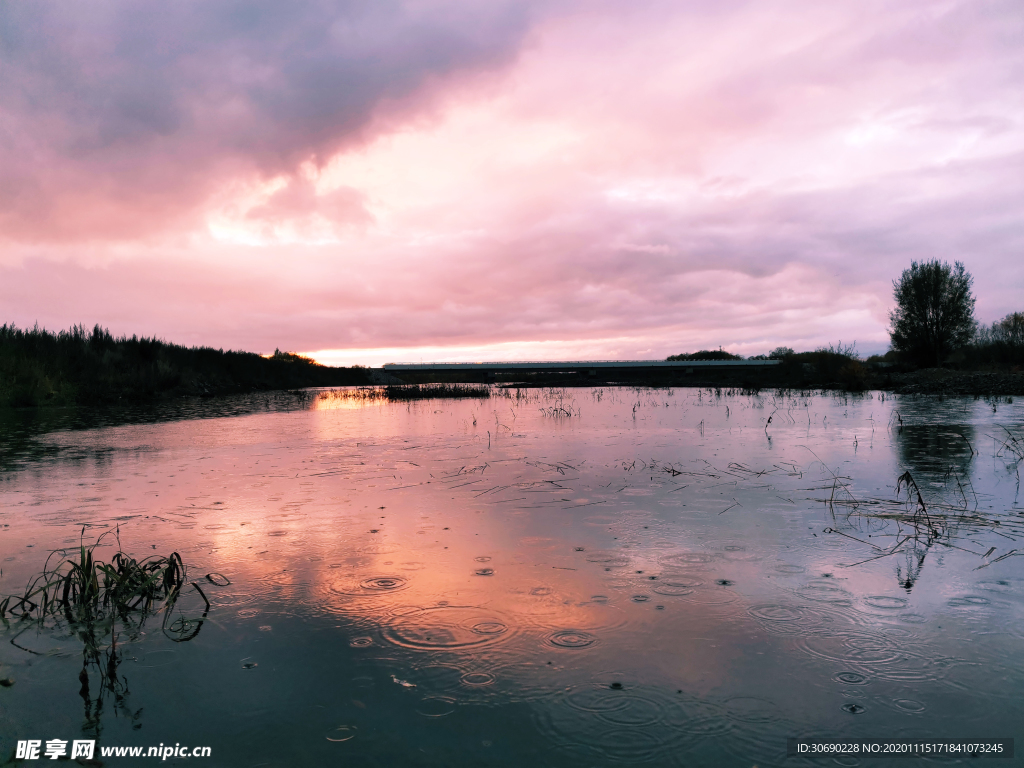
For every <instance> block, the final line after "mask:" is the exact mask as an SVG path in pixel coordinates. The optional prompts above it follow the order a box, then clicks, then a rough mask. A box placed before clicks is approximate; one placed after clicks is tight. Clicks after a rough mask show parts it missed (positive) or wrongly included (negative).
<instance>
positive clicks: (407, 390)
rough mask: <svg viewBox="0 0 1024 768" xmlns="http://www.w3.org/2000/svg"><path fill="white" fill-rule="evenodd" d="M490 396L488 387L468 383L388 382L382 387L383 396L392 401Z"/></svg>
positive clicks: (483, 397)
mask: <svg viewBox="0 0 1024 768" xmlns="http://www.w3.org/2000/svg"><path fill="white" fill-rule="evenodd" d="M490 396H491V390H490V387H475V386H472V385H469V384H389V385H388V386H386V387H385V388H384V398H385V399H386V400H390V401H392V402H395V401H406V400H442V399H451V398H463V397H476V398H480V399H486V398H489V397H490Z"/></svg>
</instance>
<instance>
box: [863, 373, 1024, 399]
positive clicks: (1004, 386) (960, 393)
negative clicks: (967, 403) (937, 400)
mask: <svg viewBox="0 0 1024 768" xmlns="http://www.w3.org/2000/svg"><path fill="white" fill-rule="evenodd" d="M889 378H890V379H891V385H890V386H889V387H881V388H882V389H887V390H888V391H891V392H894V393H896V394H900V395H939V396H942V397H1004V396H1006V397H1015V396H1016V397H1024V373H1013V372H990V371H985V372H983V371H951V370H946V369H943V368H928V369H925V370H921V371H913V372H910V373H896V374H891V376H890V377H889Z"/></svg>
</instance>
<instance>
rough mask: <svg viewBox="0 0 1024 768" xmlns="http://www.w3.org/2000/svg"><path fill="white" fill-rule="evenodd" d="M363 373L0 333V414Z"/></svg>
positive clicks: (358, 380) (103, 336)
mask: <svg viewBox="0 0 1024 768" xmlns="http://www.w3.org/2000/svg"><path fill="white" fill-rule="evenodd" d="M370 383H372V379H371V377H370V375H369V373H368V371H367V369H365V368H332V367H330V366H325V365H320V364H319V363H317V362H315V361H313V360H310V359H309V358H306V357H302V356H300V355H295V354H292V353H288V352H280V351H275V353H274V354H273V355H270V356H267V357H264V356H262V355H257V354H255V353H253V352H238V351H231V350H228V351H224V350H222V349H212V348H209V347H184V346H180V345H178V344H170V343H167V342H165V341H161V340H159V339H147V338H138V337H135V336H132V337H131V338H128V337H121V338H115V337H113V336H111V334H110V333H109V331H106V330H104V329H102V328H100V327H99V326H97V327H95V328H93V329H92V330H91V331H88V330H86V329H85V328H83V327H81V326H77V327H75V328H72V329H71V330H70V331H61V332H60V333H51V332H49V331H45V330H40V329H38V328H35V329H31V330H21V329H18V328H15V327H13V326H6V325H5V326H2V327H0V408H3V407H7V408H12V407H13V408H18V407H34V406H67V405H103V404H112V403H124V402H148V401H154V400H161V399H168V398H178V397H188V396H198V397H213V396H217V395H228V394H238V393H244V392H256V391H265V390H280V389H299V388H304V387H337V386H353V385H361V384H370Z"/></svg>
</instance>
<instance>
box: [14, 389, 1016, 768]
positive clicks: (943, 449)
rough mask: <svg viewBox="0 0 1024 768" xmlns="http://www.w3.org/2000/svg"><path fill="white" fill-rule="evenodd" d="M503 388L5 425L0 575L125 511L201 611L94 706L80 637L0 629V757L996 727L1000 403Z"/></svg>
mask: <svg viewBox="0 0 1024 768" xmlns="http://www.w3.org/2000/svg"><path fill="white" fill-rule="evenodd" d="M496 392H498V394H497V395H496V396H495V397H492V398H491V399H489V400H483V401H477V400H474V401H465V400H460V401H427V402H415V403H403V404H387V403H382V402H380V401H379V400H366V399H360V398H352V397H349V396H345V395H344V394H339V393H330V392H328V393H325V394H323V395H321V396H319V397H312V398H306V399H304V400H302V401H298V400H294V399H292V400H288V398H287V397H284V396H282V397H281V398H279V399H270V400H268V399H267V398H266V397H264V398H263V399H262V400H260V399H258V398H257V399H255V400H253V401H251V402H247V401H246V399H245V398H236V399H233V400H231V401H230V402H226V401H208V402H206V403H195V404H193V405H192V406H190V407H189V408H187V409H184V410H183V409H182V408H181V406H177V407H176V410H174V411H172V412H169V413H168V412H160V411H159V409H158V410H157V411H152V410H150V411H147V412H144V413H142V414H141V415H140V414H139V413H135V414H129V415H128V416H126V417H124V418H121V419H119V418H118V414H117V412H116V411H105V412H103V415H102V417H98V416H96V415H95V414H93V415H92V416H89V415H88V414H86V415H83V414H82V413H80V412H79V413H78V414H77V415H75V416H74V417H73V418H71V417H70V416H69V417H68V424H69V425H70V426H71V427H74V428H58V429H54V427H55V426H57V427H60V426H61V424H60V423H58V424H52V423H43V424H32V423H29V424H25V423H22V424H20V426H18V427H17V429H15V428H14V427H11V426H10V425H8V430H7V436H6V438H5V442H4V447H5V453H4V460H3V471H2V474H0V494H2V510H0V525H2V528H0V536H2V542H3V543H2V566H3V571H2V577H0V592H2V593H4V594H11V593H14V592H17V591H18V590H19V588H23V587H24V585H25V583H26V582H27V581H28V580H29V579H30V578H31V577H32V576H33V575H35V574H37V573H38V572H39V571H40V570H41V568H42V565H43V561H45V559H46V556H47V554H48V553H49V551H50V550H54V549H58V548H63V547H67V548H74V547H76V546H77V545H78V544H79V542H80V541H81V539H82V531H83V528H84V529H85V534H84V537H85V540H86V541H91V540H94V539H95V538H96V537H97V536H99V535H100V534H101V533H102V532H104V531H109V530H117V531H119V537H120V543H121V547H122V548H123V549H124V550H126V551H130V552H132V553H133V554H135V555H137V556H145V555H147V554H161V555H164V554H168V553H169V552H171V551H177V552H180V553H181V555H182V557H183V558H184V560H185V563H186V565H187V566H188V568H189V574H190V578H191V579H194V580H198V582H197V583H201V584H202V587H203V590H204V592H205V593H206V595H207V596H208V597H209V599H210V602H211V609H210V611H209V613H208V616H207V618H206V619H205V621H203V622H202V624H201V625H200V626H199V627H198V628H199V631H198V632H197V634H195V636H194V637H193V638H191V639H189V640H188V641H187V642H176V640H178V639H181V635H180V634H179V636H177V637H175V636H174V635H173V633H170V634H168V633H165V632H162V631H161V622H160V618H159V617H157V618H156V619H155V620H151V621H149V622H148V623H147V625H146V626H145V627H144V628H143V631H142V632H141V633H139V634H138V635H137V636H136V637H135V638H134V639H133V638H132V637H122V638H121V639H119V640H118V642H119V643H121V645H120V646H119V649H120V650H119V652H120V653H121V654H122V661H121V663H120V665H119V667H118V670H117V674H118V675H119V678H120V680H119V682H118V685H117V687H116V690H114V689H113V688H112V689H110V690H109V691H107V692H106V693H103V691H102V690H98V685H97V682H98V680H95V679H94V680H93V682H92V688H91V689H90V691H89V692H88V695H84V694H83V689H82V682H81V678H80V674H81V671H82V667H83V659H82V645H81V642H80V641H79V640H78V639H77V638H75V637H74V636H73V635H71V633H69V632H66V631H64V632H61V631H59V628H44V629H41V630H40V629H32V630H31V631H27V632H24V631H22V630H23V629H24V627H22V626H19V625H17V624H15V625H14V626H12V628H11V629H10V630H8V631H7V634H6V635H5V636H4V637H5V639H9V638H13V637H14V636H15V634H16V633H17V632H21V634H17V638H16V641H17V645H13V644H12V643H10V642H4V643H2V644H0V665H2V666H0V677H9V678H11V679H12V680H14V682H15V684H14V685H13V686H12V687H9V688H4V689H0V703H2V705H3V706H2V708H0V753H2V754H4V755H6V754H8V753H10V752H11V751H12V750H13V745H14V742H15V741H16V740H18V739H27V738H38V739H43V740H45V739H49V738H61V739H73V738H85V737H89V738H91V737H95V738H98V740H99V742H100V743H101V744H109V745H156V744H158V743H161V742H163V743H168V744H173V743H176V742H179V743H187V744H202V745H209V746H211V747H212V750H213V758H212V759H207V760H205V761H203V762H205V763H208V764H211V765H239V766H256V765H266V766H277V765H281V766H284V765H298V764H309V765H313V764H342V765H382V766H383V765H403V766H406V765H417V766H418V765H423V766H434V765H436V766H479V765H494V766H504V765H509V766H512V765H517V766H518V765H523V764H524V763H526V762H527V761H529V762H530V763H532V764H535V765H540V766H577V765H579V766H604V765H652V766H663V765H679V766H700V765H707V766H718V765H754V764H756V765H758V766H770V765H802V764H811V761H803V760H800V759H797V758H786V757H785V749H786V738H787V737H803V736H828V737H832V738H939V737H943V738H950V737H957V738H959V737H963V738H977V737H1020V736H1022V735H1024V734H1022V732H1021V726H1020V723H1021V722H1024V698H1022V696H1021V694H1020V692H1021V690H1022V687H1024V663H1022V661H1024V660H1022V653H1021V649H1022V647H1024V645H1022V641H1024V567H1022V566H1024V559H1022V558H1021V557H1020V554H1021V552H1022V551H1024V547H1022V546H1021V543H1020V539H1021V536H1022V534H1024V507H1022V505H1021V499H1020V496H1019V478H1018V470H1019V467H1018V466H1017V465H1015V464H1014V463H1013V459H1014V458H1015V457H1014V456H1013V454H1012V453H1011V452H1010V451H1008V450H1007V449H1006V448H1005V446H1004V443H1005V441H1006V439H1007V434H1008V433H1007V432H1006V430H1007V429H1009V430H1010V432H1011V433H1014V434H1018V435H1019V434H1020V430H1021V428H1022V424H1024V409H1022V407H1021V405H1020V404H1019V403H1010V402H1005V401H998V402H994V401H983V400H977V401H975V400H945V401H938V400H934V399H923V398H922V399H909V398H903V399H898V400H894V399H892V398H891V397H888V398H887V396H884V395H882V394H880V393H868V394H866V395H863V396H856V397H853V396H840V397H833V396H828V395H815V396H802V395H801V396H797V397H793V396H787V395H785V394H782V393H780V394H777V395H774V396H773V395H771V394H766V393H761V394H759V395H753V394H742V393H723V392H715V391H712V390H692V389H691V390H687V389H676V390H672V391H667V390H634V389H624V388H623V389H616V388H606V389H603V390H568V391H549V390H545V391H539V390H530V391H526V390H523V391H520V392H517V391H515V390H510V391H507V392H500V391H497V390H496ZM268 403H269V404H268ZM199 416H206V417H207V418H198V417H199ZM769 417H771V422H770V423H768V419H769ZM90 419H94V420H95V419H100V421H99V422H98V423H97V422H95V421H94V423H97V425H96V426H90ZM907 472H909V478H910V479H911V480H913V482H914V483H915V486H914V488H912V489H911V490H910V492H909V495H908V490H907V487H906V485H907V480H906V476H905V473H907ZM901 476H903V477H904V480H903V481H902V482H900V483H899V488H897V485H898V479H899V478H900V477H901ZM915 489H916V490H915ZM917 490H919V491H920V494H921V501H920V502H918V500H917V496H916V492H917ZM922 503H923V505H924V506H923V507H922V506H921V504H922ZM112 541H113V537H112V536H108V537H107V538H106V539H104V542H112ZM993 548H994V549H993ZM1015 550H1017V551H1015ZM113 551H114V550H113V548H111V547H107V546H102V547H100V548H98V549H97V555H98V556H100V557H104V556H109V555H110V554H111V553H112V552H113ZM208 573H211V574H222V575H223V576H224V577H225V579H224V580H226V581H230V583H229V584H223V586H218V585H217V584H215V583H213V582H211V581H210V580H207V579H205V575H206V574H208ZM213 581H216V582H221V579H220V577H216V576H215V577H214V579H213ZM189 601H191V602H189ZM178 610H179V612H180V613H182V614H183V615H187V616H188V617H189V618H191V619H192V622H193V623H192V625H190V626H196V620H197V619H198V618H199V616H200V614H201V612H202V603H201V600H199V598H198V596H197V595H196V594H194V593H189V594H188V595H186V596H185V597H183V598H182V604H181V605H180V606H178ZM87 674H94V673H93V672H92V671H91V670H87ZM111 762H112V763H117V762H121V763H122V764H125V763H126V762H127V761H125V760H121V761H118V760H116V759H111ZM167 762H169V763H174V762H175V761H174V760H173V759H170V760H168V761H167ZM179 762H183V761H179ZM192 762H195V761H192ZM869 762H870V764H871V765H882V764H884V761H878V760H874V761H869ZM1004 762H1006V761H1004ZM844 764H845V763H844Z"/></svg>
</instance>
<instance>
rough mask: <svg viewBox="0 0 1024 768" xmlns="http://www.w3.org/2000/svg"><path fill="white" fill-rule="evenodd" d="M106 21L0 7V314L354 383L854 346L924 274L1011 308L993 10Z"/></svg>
mask: <svg viewBox="0 0 1024 768" xmlns="http://www.w3.org/2000/svg"><path fill="white" fill-rule="evenodd" d="M25 7H28V6H25ZM103 8H104V12H103V13H100V14H98V16H96V17H95V18H93V17H87V16H85V15H83V16H81V17H74V16H70V17H64V16H62V17H60V18H59V19H58V17H56V16H53V15H48V14H47V13H44V12H43V11H39V13H38V20H36V19H34V18H33V17H32V16H31V14H28V12H24V14H23V13H22V12H20V11H17V10H13V11H12V10H11V9H7V10H5V11H4V13H6V14H7V15H8V17H9V18H8V22H9V23H8V27H9V28H11V29H15V30H17V31H18V34H16V35H14V36H13V37H12V38H11V39H12V40H14V42H13V43H11V42H7V43H4V44H5V45H7V46H8V48H9V52H10V53H12V55H10V56H7V57H5V58H4V59H2V61H4V62H5V63H2V64H0V70H2V71H0V74H2V75H4V77H3V78H2V80H3V81H5V82H7V83H8V84H9V85H8V86H7V91H6V94H7V96H10V99H7V100H6V101H5V102H4V103H6V104H10V105H11V106H9V107H7V108H6V109H5V112H4V115H3V121H4V122H3V125H4V126H5V128H4V130H5V131H6V134H5V135H6V136H8V137H9V141H7V142H5V144H4V145H3V146H4V147H5V148H6V149H0V153H4V157H3V160H4V162H3V163H2V166H0V167H3V168H4V169H5V170H4V171H0V176H3V184H2V185H0V189H3V190H6V191H5V192H0V198H2V199H0V210H3V211H5V213H0V236H4V237H6V238H7V241H8V244H7V246H6V247H5V251H4V253H3V254H2V255H0V302H2V306H3V307H4V309H5V312H6V315H7V317H6V318H4V319H5V320H6V321H14V322H18V323H21V324H26V323H31V322H33V321H35V320H37V319H38V320H39V321H40V322H42V323H44V324H47V325H49V326H50V327H61V326H67V325H69V324H70V323H72V322H86V323H90V324H91V323H92V322H102V323H105V324H109V325H110V326H111V327H112V329H113V330H115V332H126V333H133V332H139V333H149V334H156V335H160V336H163V337H166V338H169V339H173V340H176V341H181V342H185V343H206V344H213V345H214V346H225V347H244V348H250V349H254V350H260V351H267V350H270V349H273V348H274V347H281V348H288V349H296V350H301V351H318V350H342V352H337V353H331V354H335V356H336V357H337V359H342V357H344V359H345V360H347V361H349V362H358V361H359V359H358V358H359V355H360V354H361V353H360V351H359V350H367V351H366V352H365V353H363V354H365V355H366V359H371V358H372V359H377V357H380V356H381V355H384V354H388V355H391V354H392V352H393V351H395V350H401V349H409V350H411V351H415V350H443V349H448V350H450V356H460V355H462V356H464V355H467V354H472V355H476V354H477V353H478V352H480V351H481V350H483V351H486V350H493V351H495V353H498V352H500V353H501V354H503V355H504V356H507V357H518V358H529V357H538V356H547V355H550V354H555V353H556V352H557V353H558V354H562V353H568V352H570V351H571V352H573V354H574V355H578V356H591V357H609V356H612V357H638V356H650V357H659V356H664V355H667V354H669V353H673V352H679V351H686V350H690V349H694V348H698V347H706V346H715V347H717V346H718V345H719V344H722V345H725V346H726V347H727V348H730V349H733V350H735V351H740V352H743V353H745V354H753V353H757V352H764V351H768V350H769V349H770V348H771V347H773V346H777V345H778V344H787V345H789V346H796V347H809V346H815V345H817V344H820V343H826V342H829V341H836V340H838V339H839V338H842V339H843V340H844V341H853V340H854V339H856V340H858V341H859V342H860V348H861V349H862V350H866V351H874V350H877V349H882V348H884V347H885V344H886V339H887V336H886V332H885V326H886V313H887V309H888V306H889V303H890V301H891V280H892V279H893V278H894V277H896V276H897V275H898V274H899V272H900V270H902V269H903V268H904V267H906V266H907V265H908V264H909V262H910V261H911V260H912V259H927V258H934V257H938V258H943V259H947V260H949V261H952V260H954V259H959V260H962V261H964V262H965V263H966V264H967V266H968V269H970V270H972V271H973V272H974V273H975V277H976V289H977V293H978V296H979V302H978V313H979V316H980V318H981V319H982V320H988V321H990V320H992V319H995V318H996V317H999V316H1001V315H1002V314H1005V313H1007V312H1010V311H1015V310H1019V309H1021V307H1020V306H1019V301H1020V300H1019V296H1020V295H1021V288H1022V287H1024V266H1021V264H1020V259H1019V254H1020V246H1021V243H1022V241H1024V211H1022V206H1021V204H1020V202H1019V201H1020V200H1021V199H1024V194H1022V193H1024V130H1022V128H1024V126H1022V118H1021V115H1022V114H1024V112H1022V111H1021V98H1020V95H1019V88H1018V86H1017V83H1019V82H1020V77H1019V75H1020V74H1021V72H1022V70H1024V53H1022V51H1021V50H1020V48H1019V46H1018V45H1016V44H1015V39H1016V38H1015V37H1014V34H1015V33H1014V30H1016V31H1017V34H1019V32H1020V31H1021V27H1022V25H1024V21H1022V19H1021V16H1020V14H1019V13H1017V11H1016V7H1015V5H1014V4H1013V3H1012V2H1009V1H1008V0H1007V1H1006V2H992V3H989V4H986V5H985V10H984V12H981V11H979V6H978V5H977V4H974V3H966V2H963V3H956V2H954V3H949V4H945V5H943V6H942V7H938V6H935V5H934V4H932V3H924V2H909V3H905V4H902V5H901V6H899V8H894V7H893V6H892V5H891V4H887V3H878V2H841V3H832V4H826V5H820V4H811V3H807V2H802V1H801V2H796V1H795V0H792V1H791V2H787V3H783V4H781V5H779V4H771V5H768V4H757V3H750V2H736V3H716V4H710V3H696V2H691V3H658V2H646V3H640V4H631V5H629V6H628V7H627V6H624V5H620V4H612V3H599V4H593V3H586V4H583V3H580V4H576V3H570V2H560V3H536V4H532V5H521V4H509V5H507V6H506V5H501V4H492V5H491V6H489V7H488V9H487V10H481V7H480V6H478V5H476V4H469V5H463V4H461V3H456V2H452V3H430V4H427V5H418V4H403V3H397V2H396V3H393V4H392V5H389V6H387V12H385V11H383V10H379V11H378V10H373V11H367V10H362V11H357V10H354V9H355V6H352V7H351V8H347V7H344V6H343V7H342V9H341V10H340V11H336V12H335V11H331V12H328V11H327V10H325V8H324V7H321V6H320V5H317V4H315V3H310V4H308V5H306V4H302V5H300V6H297V7H296V8H295V9H294V10H293V11H289V12H285V11H284V10H282V9H281V7H280V6H277V5H274V6H266V7H263V6H256V7H255V8H251V7H249V6H245V7H244V8H243V7H242V6H238V7H237V8H234V7H233V6H231V7H229V8H228V10H223V9H222V10H216V11H214V10H209V9H207V7H206V6H203V7H202V8H199V7H198V6H196V7H191V6H189V7H184V6H182V7H181V8H177V7H175V8H173V9H170V10H166V9H164V10H160V12H159V13H158V14H156V15H155V16H152V17H151V16H147V12H146V9H151V8H156V6H152V7H150V6H148V5H146V4H139V3H134V4H121V3H113V2H112V3H110V4H109V5H107V6H103ZM160 8H161V9H163V8H164V6H161V7H160ZM246 9H248V10H246ZM118 11H122V12H118ZM83 13H84V12H83ZM154 13H155V12H154ZM25 14H27V15H25ZM161 14H163V15H161ZM19 35H20V37H19ZM44 42H45V45H44ZM39 45H43V50H44V51H46V55H40V54H39V51H38V50H37V49H36V48H33V47H32V46H39ZM1014 73H1016V74H1014ZM11 83H13V84H15V85H14V86H12V85H10V84H11ZM375 349H377V350H382V351H381V352H379V353H378V352H373V351H372V350H375ZM460 350H461V351H460ZM641 352H643V354H640V353H641ZM325 354H326V353H325ZM339 355H340V357H338V356H339ZM395 355H396V356H398V355H397V352H396V353H395ZM390 359H394V358H393V357H392V358H390Z"/></svg>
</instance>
